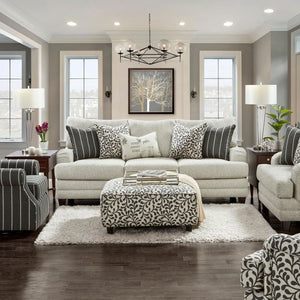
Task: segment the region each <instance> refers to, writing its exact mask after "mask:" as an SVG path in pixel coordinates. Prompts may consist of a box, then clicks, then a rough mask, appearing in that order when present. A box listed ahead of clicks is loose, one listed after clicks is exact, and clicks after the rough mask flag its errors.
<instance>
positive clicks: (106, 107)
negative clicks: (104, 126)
mask: <svg viewBox="0 0 300 300" xmlns="http://www.w3.org/2000/svg"><path fill="white" fill-rule="evenodd" d="M80 50H82V51H103V116H104V119H111V98H106V97H105V95H104V93H105V88H106V86H108V87H109V88H111V78H112V76H111V66H112V61H111V55H112V50H111V44H100V43H99V44H98V43H95V44H72V43H69V44H49V116H51V118H50V120H49V121H50V126H51V130H50V131H49V140H50V144H49V147H50V148H53V149H57V147H59V144H58V142H59V129H60V114H59V107H60V51H80ZM112 92H113V91H112Z"/></svg>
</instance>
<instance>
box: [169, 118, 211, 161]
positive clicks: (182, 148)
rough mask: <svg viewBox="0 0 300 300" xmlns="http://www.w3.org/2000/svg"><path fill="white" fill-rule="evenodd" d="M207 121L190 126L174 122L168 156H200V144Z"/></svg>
mask: <svg viewBox="0 0 300 300" xmlns="http://www.w3.org/2000/svg"><path fill="white" fill-rule="evenodd" d="M206 129H207V123H203V124H201V125H199V126H195V127H192V128H189V127H185V126H184V125H182V124H180V123H178V122H175V125H174V128H173V135H172V142H171V149H170V153H169V156H170V157H173V158H175V159H180V158H194V159H199V158H202V144H203V139H204V135H205V132H206Z"/></svg>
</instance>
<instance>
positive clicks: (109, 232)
mask: <svg viewBox="0 0 300 300" xmlns="http://www.w3.org/2000/svg"><path fill="white" fill-rule="evenodd" d="M106 231H107V233H108V234H114V232H115V229H114V227H107V228H106Z"/></svg>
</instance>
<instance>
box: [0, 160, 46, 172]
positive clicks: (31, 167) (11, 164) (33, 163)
mask: <svg viewBox="0 0 300 300" xmlns="http://www.w3.org/2000/svg"><path fill="white" fill-rule="evenodd" d="M0 168H11V169H24V170H25V173H26V175H38V174H39V172H40V165H39V162H38V161H37V160H35V159H1V160H0Z"/></svg>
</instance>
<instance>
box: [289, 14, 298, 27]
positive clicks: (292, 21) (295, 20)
mask: <svg viewBox="0 0 300 300" xmlns="http://www.w3.org/2000/svg"><path fill="white" fill-rule="evenodd" d="M298 25H300V14H298V15H296V16H295V17H294V18H292V19H290V20H289V21H288V30H291V29H293V28H295V27H297V26H298Z"/></svg>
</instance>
